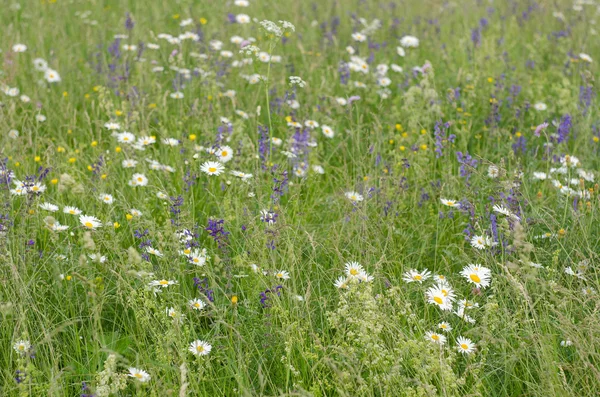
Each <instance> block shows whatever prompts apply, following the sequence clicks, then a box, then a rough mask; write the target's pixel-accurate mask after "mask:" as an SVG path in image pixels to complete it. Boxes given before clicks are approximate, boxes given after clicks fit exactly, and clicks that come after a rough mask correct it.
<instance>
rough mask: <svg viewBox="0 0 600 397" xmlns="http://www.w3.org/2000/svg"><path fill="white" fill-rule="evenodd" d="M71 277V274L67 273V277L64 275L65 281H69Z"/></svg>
mask: <svg viewBox="0 0 600 397" xmlns="http://www.w3.org/2000/svg"><path fill="white" fill-rule="evenodd" d="M72 278H73V276H71V275H68V276H67V277H65V280H67V281H71V279H72Z"/></svg>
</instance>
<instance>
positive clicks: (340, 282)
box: [333, 276, 348, 289]
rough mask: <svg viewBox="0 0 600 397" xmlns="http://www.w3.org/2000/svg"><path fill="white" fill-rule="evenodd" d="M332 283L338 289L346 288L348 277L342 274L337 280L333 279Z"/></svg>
mask: <svg viewBox="0 0 600 397" xmlns="http://www.w3.org/2000/svg"><path fill="white" fill-rule="evenodd" d="M333 285H335V287H336V288H339V289H347V288H348V279H347V278H346V277H344V276H340V277H338V278H337V280H335V282H334V283H333Z"/></svg>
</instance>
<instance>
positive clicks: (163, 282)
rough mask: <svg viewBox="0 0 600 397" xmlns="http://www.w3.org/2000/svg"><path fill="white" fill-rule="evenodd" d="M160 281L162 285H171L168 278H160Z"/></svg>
mask: <svg viewBox="0 0 600 397" xmlns="http://www.w3.org/2000/svg"><path fill="white" fill-rule="evenodd" d="M158 283H159V284H160V285H169V282H168V281H167V280H160V281H159V282H158Z"/></svg>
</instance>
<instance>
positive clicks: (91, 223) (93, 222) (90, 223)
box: [79, 215, 102, 230]
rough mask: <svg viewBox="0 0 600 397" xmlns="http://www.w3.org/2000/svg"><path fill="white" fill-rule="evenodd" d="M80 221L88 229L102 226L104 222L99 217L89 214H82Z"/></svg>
mask: <svg viewBox="0 0 600 397" xmlns="http://www.w3.org/2000/svg"><path fill="white" fill-rule="evenodd" d="M79 222H80V223H81V224H82V225H83V226H85V227H86V228H88V229H91V230H94V229H96V228H98V227H100V226H102V223H101V222H100V220H99V219H98V218H95V217H93V216H89V215H80V216H79Z"/></svg>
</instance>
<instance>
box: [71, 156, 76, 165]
mask: <svg viewBox="0 0 600 397" xmlns="http://www.w3.org/2000/svg"><path fill="white" fill-rule="evenodd" d="M75 161H77V159H76V158H75V157H71V158H70V159H69V163H71V164H73V163H75Z"/></svg>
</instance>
